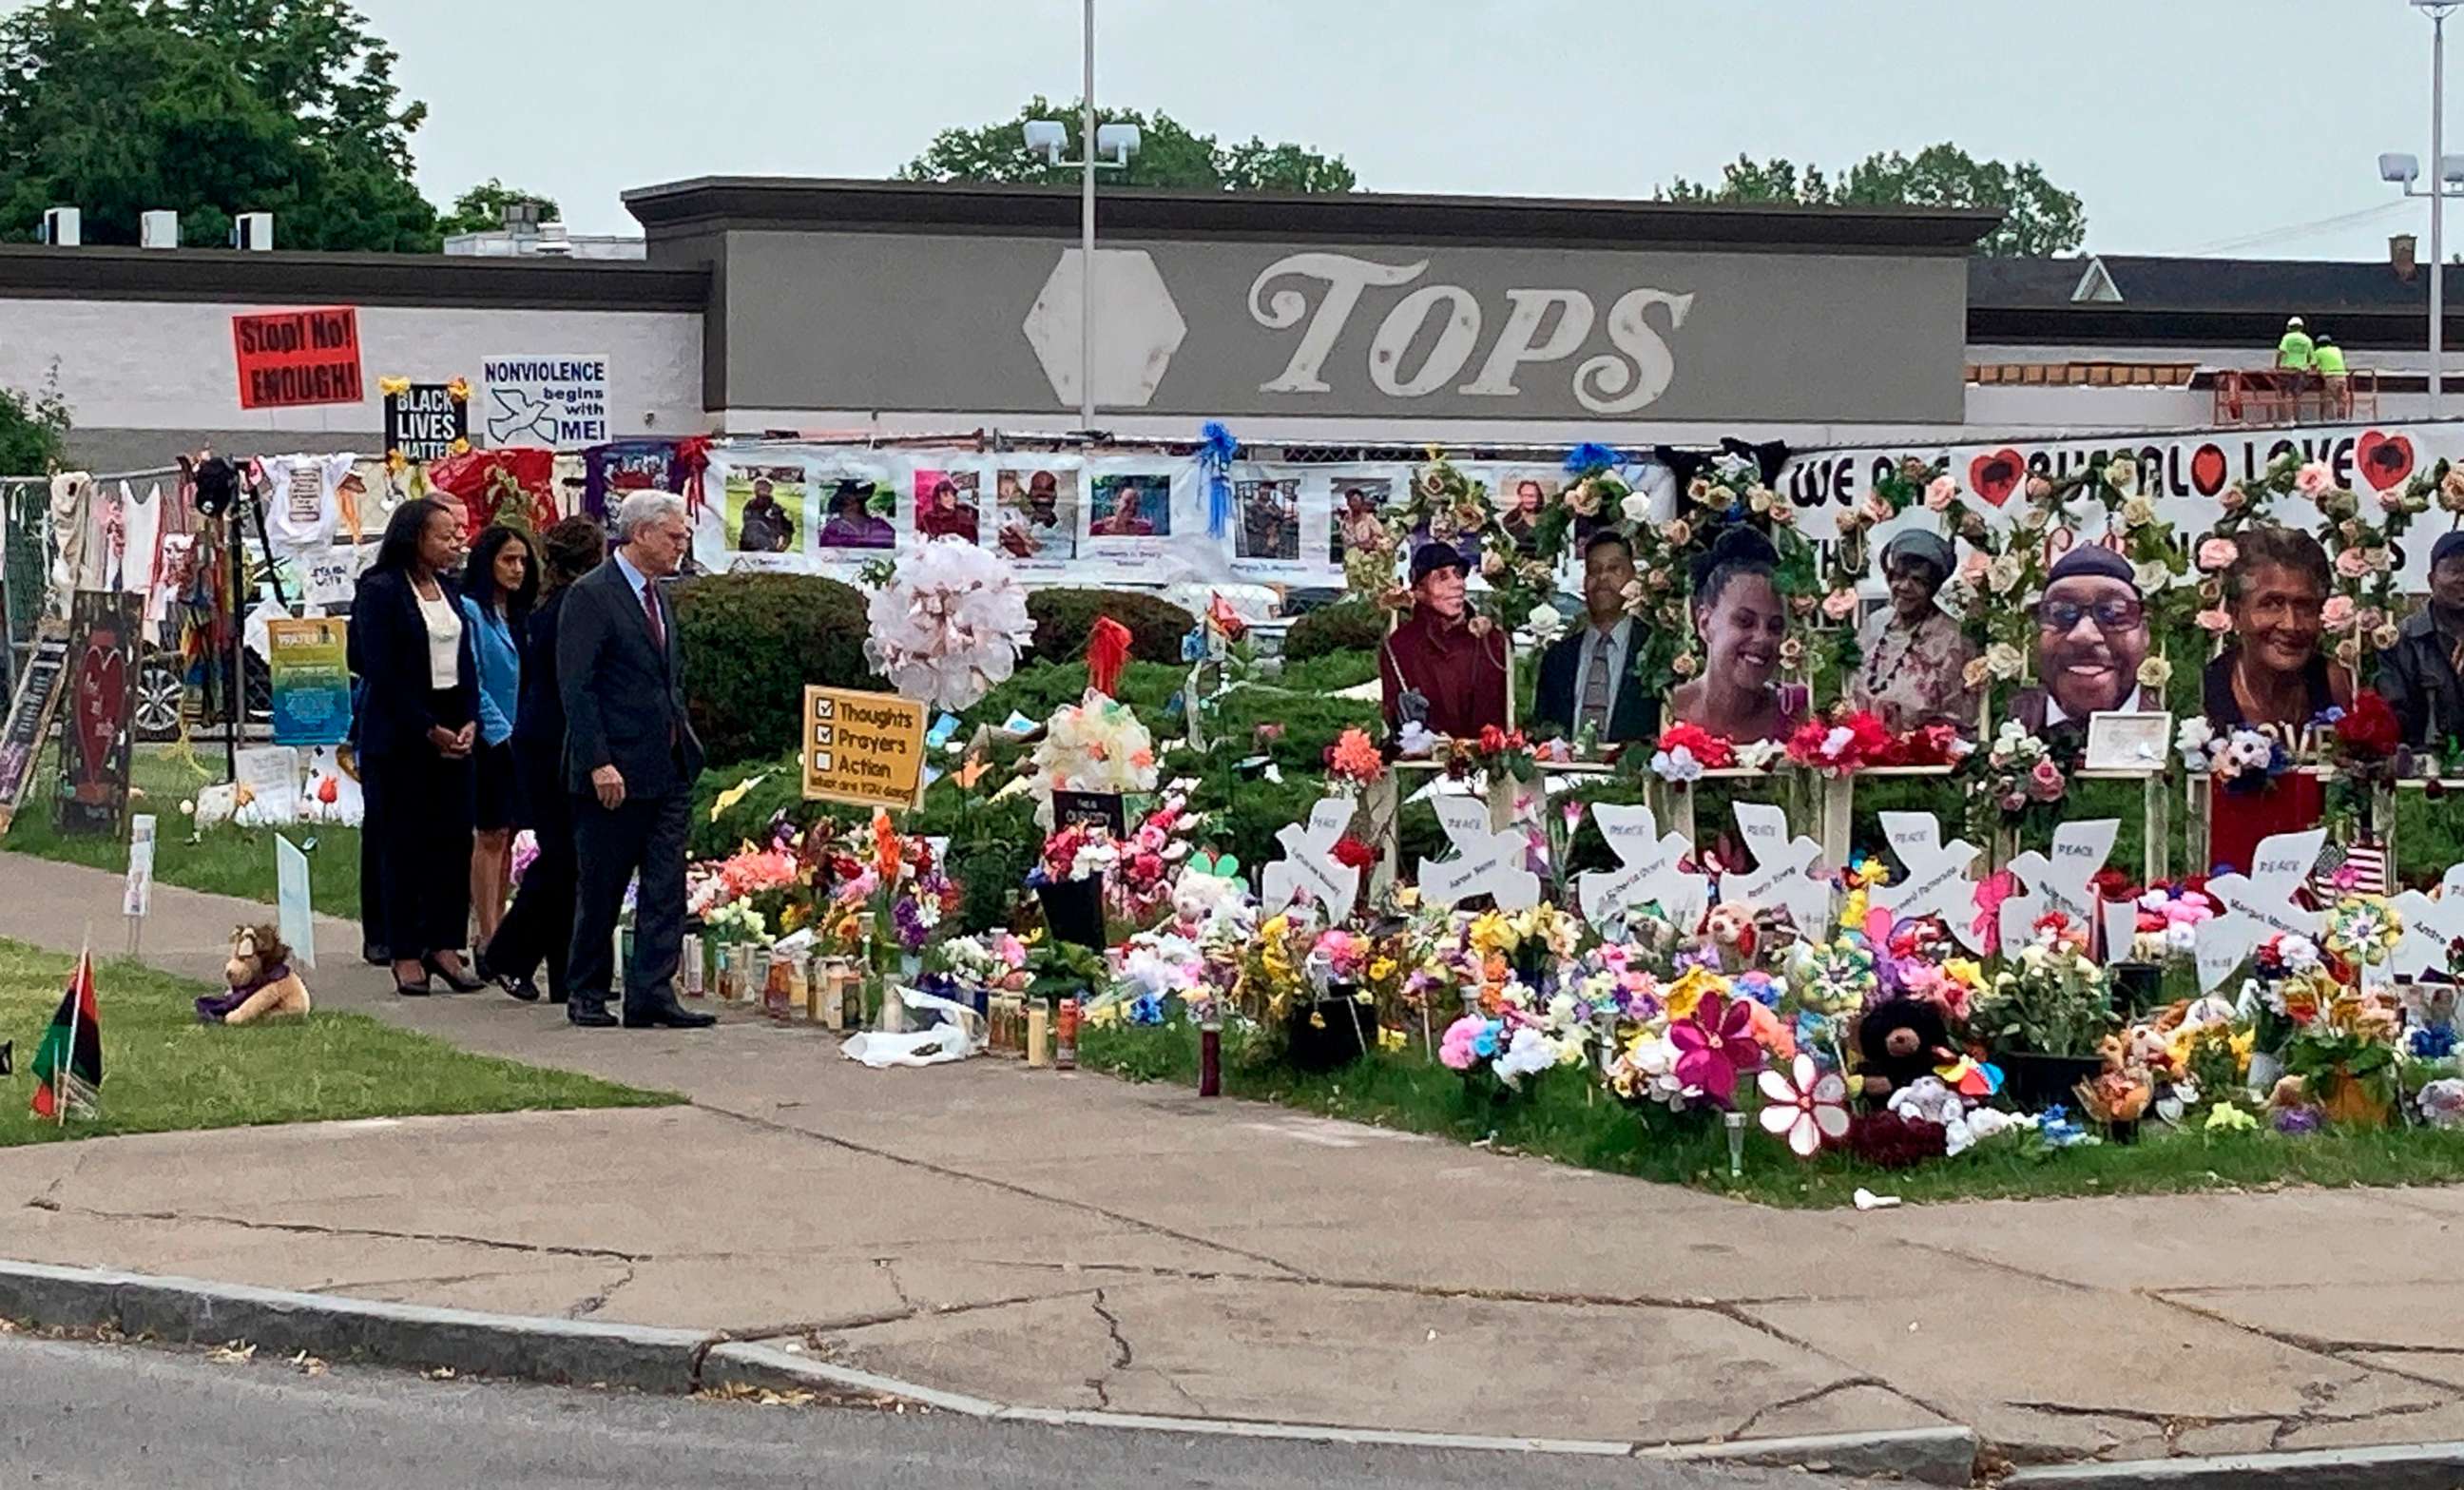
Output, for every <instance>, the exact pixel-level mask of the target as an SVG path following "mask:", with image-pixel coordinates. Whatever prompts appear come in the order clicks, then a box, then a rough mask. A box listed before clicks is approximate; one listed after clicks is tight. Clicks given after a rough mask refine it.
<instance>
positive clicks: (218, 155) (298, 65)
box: [0, 0, 438, 253]
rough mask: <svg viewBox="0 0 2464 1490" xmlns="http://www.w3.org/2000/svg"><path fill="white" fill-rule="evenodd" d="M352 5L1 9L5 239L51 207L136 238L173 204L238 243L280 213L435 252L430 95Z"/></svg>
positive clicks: (188, 3)
mask: <svg viewBox="0 0 2464 1490" xmlns="http://www.w3.org/2000/svg"><path fill="white" fill-rule="evenodd" d="M393 62H394V54H393V52H392V51H391V50H390V49H389V48H387V47H385V45H384V43H382V42H381V41H379V40H377V39H376V38H375V37H374V36H373V35H371V34H370V33H368V31H367V29H366V26H365V23H364V21H363V19H362V18H361V16H360V14H359V12H358V11H355V10H353V9H352V8H351V7H350V6H349V5H347V4H344V3H342V0H43V3H41V4H38V5H33V6H30V7H28V8H26V9H25V10H22V11H17V12H16V13H14V14H12V15H11V16H10V17H9V18H8V19H7V20H5V21H0V237H9V238H18V239H23V238H28V237H32V236H33V233H34V229H35V226H36V224H37V223H39V221H40V220H41V216H42V212H43V210H44V209H45V208H48V207H54V206H75V207H77V208H80V209H82V210H83V212H84V218H85V221H84V228H85V234H86V237H87V239H88V241H90V242H96V243H132V242H135V241H136V239H137V224H138V214H139V213H140V212H142V211H145V210H147V209H149V208H159V207H167V208H171V209H174V210H176V211H179V212H180V214H181V232H182V235H183V238H184V240H186V241H188V242H193V243H199V244H211V243H217V242H220V241H221V240H222V239H223V238H224V237H225V236H226V235H227V234H229V232H230V229H231V218H232V216H233V215H234V214H236V213H239V212H245V211H270V212H273V213H275V217H276V218H277V228H276V236H277V241H279V242H280V243H281V244H283V245H284V246H285V247H290V248H310V249H377V250H393V251H400V252H413V253H417V252H432V251H433V250H434V249H435V248H436V247H437V244H438V236H437V233H436V213H435V209H433V208H431V207H430V206H429V204H428V203H427V201H426V200H425V199H423V198H422V197H421V196H420V194H419V192H418V190H417V189H416V188H414V187H413V186H412V185H411V181H410V136H411V133H412V131H414V130H415V129H417V128H418V126H419V124H420V122H421V121H422V120H424V119H425V118H426V109H425V107H424V105H421V104H418V103H410V104H407V105H406V104H402V103H401V102H400V101H399V90H398V89H397V88H396V87H395V85H394V83H393V80H392V67H393Z"/></svg>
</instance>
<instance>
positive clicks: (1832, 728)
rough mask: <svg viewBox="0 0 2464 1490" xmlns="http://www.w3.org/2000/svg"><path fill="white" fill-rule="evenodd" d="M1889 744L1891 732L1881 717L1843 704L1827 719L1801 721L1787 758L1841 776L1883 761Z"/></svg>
mask: <svg viewBox="0 0 2464 1490" xmlns="http://www.w3.org/2000/svg"><path fill="white" fill-rule="evenodd" d="M1890 745H1891V731H1890V729H1889V728H1888V727H1887V726H1886V725H1884V724H1883V723H1882V722H1881V719H1880V718H1879V717H1878V716H1876V715H1874V714H1872V713H1871V712H1868V711H1866V710H1863V709H1856V710H1851V709H1848V708H1845V707H1842V708H1839V709H1837V710H1834V711H1833V713H1832V716H1831V717H1830V718H1829V719H1827V720H1824V719H1810V720H1807V721H1806V722H1805V723H1802V724H1799V725H1798V726H1797V727H1796V730H1795V732H1794V733H1793V734H1791V735H1790V736H1789V738H1788V758H1789V759H1790V760H1791V761H1793V762H1795V763H1796V764H1797V765H1799V766H1802V767H1807V768H1808V769H1810V770H1815V771H1818V772H1820V773H1821V774H1823V775H1826V776H1841V775H1845V774H1847V773H1848V772H1850V771H1853V770H1856V769H1857V768H1858V767H1863V766H1876V765H1880V764H1881V761H1882V757H1883V756H1884V755H1885V754H1886V753H1887V752H1888V751H1889V749H1890Z"/></svg>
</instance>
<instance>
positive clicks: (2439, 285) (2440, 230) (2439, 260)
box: [1088, 0, 2455, 419]
mask: <svg viewBox="0 0 2464 1490" xmlns="http://www.w3.org/2000/svg"><path fill="white" fill-rule="evenodd" d="M2412 3H2413V4H2414V5H2415V6H2417V7H2419V8H2420V9H2421V10H2423V11H2428V12H2429V13H2430V417H2431V418H2432V419H2435V418H2437V417H2438V415H2439V406H2440V404H2442V403H2443V402H2444V401H2445V398H2446V383H2447V378H2446V366H2445V365H2446V355H2447V15H2448V12H2449V11H2453V10H2454V9H2455V5H2454V0H2412ZM1088 4H1089V8H1090V9H1091V8H1092V6H1093V4H1094V0H1088ZM1090 24H1091V23H1090Z"/></svg>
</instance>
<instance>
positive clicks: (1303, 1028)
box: [1285, 983, 1377, 1072]
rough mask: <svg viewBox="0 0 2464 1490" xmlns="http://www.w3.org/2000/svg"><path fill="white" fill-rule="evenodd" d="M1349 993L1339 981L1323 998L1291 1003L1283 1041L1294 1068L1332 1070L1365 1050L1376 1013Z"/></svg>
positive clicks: (1346, 1064)
mask: <svg viewBox="0 0 2464 1490" xmlns="http://www.w3.org/2000/svg"><path fill="white" fill-rule="evenodd" d="M1352 994H1353V990H1352V988H1351V987H1350V986H1349V985H1345V984H1340V983H1338V984H1334V985H1332V986H1331V989H1330V990H1329V991H1328V993H1327V996H1326V997H1324V998H1321V999H1318V1000H1316V1001H1314V1002H1311V1003H1303V1004H1295V1005H1293V1006H1292V1022H1291V1029H1290V1031H1289V1033H1288V1037H1287V1039H1286V1041H1285V1044H1286V1048H1287V1051H1288V1053H1289V1057H1290V1059H1291V1063H1292V1067H1293V1069H1295V1070H1299V1071H1313V1072H1323V1071H1335V1070H1339V1069H1341V1068H1342V1067H1345V1066H1348V1065H1350V1064H1352V1063H1353V1061H1355V1060H1358V1059H1359V1058H1360V1057H1361V1056H1364V1055H1366V1054H1367V1053H1368V1050H1369V1036H1370V1032H1371V1030H1372V1029H1374V1028H1375V1025H1376V1022H1377V1013H1376V1011H1375V1010H1373V1009H1371V1008H1369V1007H1368V1006H1367V1005H1365V1004H1362V1003H1361V1002H1360V1001H1359V1000H1358V999H1356V998H1353V996H1352Z"/></svg>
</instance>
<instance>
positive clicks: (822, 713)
mask: <svg viewBox="0 0 2464 1490" xmlns="http://www.w3.org/2000/svg"><path fill="white" fill-rule="evenodd" d="M802 749H803V758H804V799H805V800H806V801H809V802H848V803H853V804H854V805H856V806H858V807H914V806H916V805H917V804H918V803H920V802H922V801H923V799H924V705H922V704H921V703H918V702H916V701H914V700H913V699H902V698H900V697H898V696H897V695H896V694H893V693H854V692H850V691H849V690H847V689H845V688H818V687H810V686H808V687H806V688H805V689H804V733H803V747H802Z"/></svg>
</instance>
